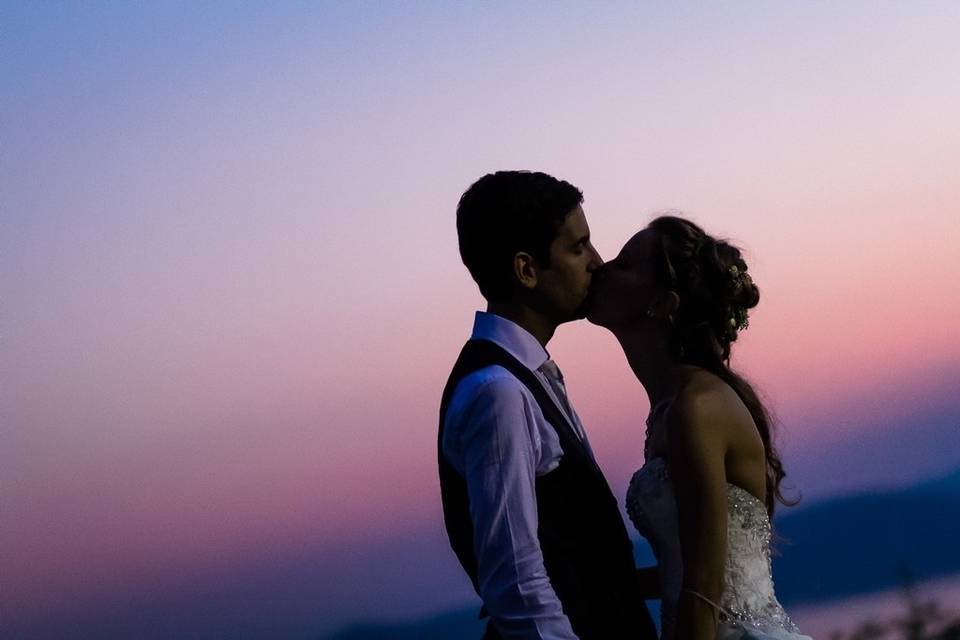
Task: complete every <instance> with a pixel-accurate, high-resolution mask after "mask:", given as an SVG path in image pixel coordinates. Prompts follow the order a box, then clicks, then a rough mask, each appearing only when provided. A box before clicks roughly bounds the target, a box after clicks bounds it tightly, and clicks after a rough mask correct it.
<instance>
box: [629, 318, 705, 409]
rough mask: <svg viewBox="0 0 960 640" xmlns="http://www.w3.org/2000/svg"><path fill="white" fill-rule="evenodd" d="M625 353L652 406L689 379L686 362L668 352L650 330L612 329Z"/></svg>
mask: <svg viewBox="0 0 960 640" xmlns="http://www.w3.org/2000/svg"><path fill="white" fill-rule="evenodd" d="M613 334H614V336H616V338H617V341H618V342H619V343H620V347H621V348H622V349H623V352H624V354H626V356H627V363H628V364H629V365H630V369H631V370H632V371H633V375H635V376H636V377H637V380H639V381H640V384H641V385H643V388H644V390H645V391H646V392H647V397H648V398H649V400H650V407H651V408H653V407H655V406H657V405H658V404H659V403H661V402H663V401H664V400H667V399H669V398H672V397H674V396H675V395H676V394H677V392H678V391H679V390H680V389H681V388H682V387H683V386H684V384H685V383H686V381H687V379H688V378H689V371H688V369H689V368H690V367H689V365H684V364H681V363H679V362H677V360H676V359H675V358H674V357H673V355H671V353H670V351H669V349H668V348H667V345H666V344H665V343H664V342H663V341H662V340H660V339H659V338H657V337H655V336H651V335H650V334H649V333H646V332H644V333H641V332H632V331H630V330H615V331H613Z"/></svg>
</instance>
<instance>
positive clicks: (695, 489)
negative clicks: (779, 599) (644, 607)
mask: <svg viewBox="0 0 960 640" xmlns="http://www.w3.org/2000/svg"><path fill="white" fill-rule="evenodd" d="M724 405H725V398H724V394H723V393H722V392H717V391H713V390H702V391H698V392H693V393H684V394H681V395H680V396H679V397H678V398H677V401H676V402H675V403H674V405H673V406H672V407H671V411H670V415H669V417H668V422H667V428H668V431H667V433H668V438H667V458H668V464H669V470H670V477H671V478H672V481H673V486H674V491H675V492H676V497H677V511H678V515H679V525H680V545H681V551H682V554H683V592H682V593H681V595H680V605H679V611H678V612H677V629H676V638H677V640H714V638H715V637H716V633H717V620H718V612H717V610H716V609H714V608H713V607H712V606H711V605H710V604H708V602H706V601H705V600H704V599H706V600H710V601H712V602H715V603H719V602H720V599H721V597H722V595H723V572H724V565H725V563H726V549H727V479H726V471H725V465H724V458H725V456H726V453H727V438H726V435H725V433H726V431H725V428H724V427H725V425H724V416H725V412H724ZM694 593H696V594H699V596H700V597H698V596H697V595H694Z"/></svg>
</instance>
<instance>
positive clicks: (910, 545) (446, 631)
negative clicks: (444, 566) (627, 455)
mask: <svg viewBox="0 0 960 640" xmlns="http://www.w3.org/2000/svg"><path fill="white" fill-rule="evenodd" d="M775 529H776V531H777V534H778V535H779V536H780V537H781V538H782V539H783V540H782V541H781V542H779V543H778V544H777V551H778V552H779V553H780V555H778V556H775V557H774V561H773V565H774V569H773V571H774V578H775V580H776V588H777V595H778V597H779V598H780V600H781V601H782V602H783V603H784V604H786V605H795V604H799V603H804V604H807V603H815V602H826V601H830V600H836V599H838V598H842V597H846V596H851V595H856V594H862V593H869V592H873V591H880V590H884V589H888V588H890V587H894V586H897V585H899V584H900V582H901V580H902V576H903V572H904V571H909V573H910V574H911V575H912V576H913V577H914V578H915V579H917V580H918V581H922V580H927V579H931V578H936V577H940V576H946V575H952V574H958V573H960V468H958V469H957V470H956V471H954V472H952V473H950V474H948V475H945V476H942V477H938V478H934V479H932V480H929V481H926V482H923V483H920V484H918V485H915V486H913V487H910V488H907V489H899V490H889V491H882V492H874V493H863V494H857V495H851V496H844V497H840V498H833V499H830V500H826V501H823V502H819V503H816V504H812V505H810V506H806V507H801V508H798V509H796V510H789V509H784V510H783V514H782V515H780V516H778V517H777V519H776V523H775ZM636 556H637V562H638V564H639V565H648V564H650V563H651V560H650V554H649V548H648V547H647V546H646V545H645V544H644V543H638V544H637V548H636ZM478 608H479V605H474V606H472V607H469V608H465V609H462V610H459V611H452V612H449V613H444V614H442V615H439V616H436V617H434V618H430V619H424V620H418V621H413V622H408V623H403V624H357V625H353V626H350V627H348V628H346V629H344V630H342V631H340V632H338V633H335V634H333V635H329V636H325V637H323V638H322V640H388V639H389V640H414V639H416V640H451V639H461V638H479V637H480V636H481V635H482V633H483V628H484V622H483V621H480V620H477V611H478ZM318 640H319V639H318Z"/></svg>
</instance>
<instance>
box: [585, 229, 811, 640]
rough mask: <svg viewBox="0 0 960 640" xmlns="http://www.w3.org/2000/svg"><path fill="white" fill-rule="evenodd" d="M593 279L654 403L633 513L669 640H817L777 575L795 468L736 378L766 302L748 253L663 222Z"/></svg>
mask: <svg viewBox="0 0 960 640" xmlns="http://www.w3.org/2000/svg"><path fill="white" fill-rule="evenodd" d="M594 278H595V288H594V294H595V296H596V297H595V300H594V304H593V307H592V310H591V312H590V315H589V320H590V321H591V322H593V323H594V324H597V325H600V326H603V327H605V328H607V329H609V330H610V331H611V332H612V333H613V334H614V335H615V336H616V338H617V340H619V342H620V345H621V346H622V347H623V350H624V353H625V354H626V356H627V361H628V363H629V364H630V367H631V369H633V372H634V374H636V376H637V378H638V379H639V380H640V383H641V384H642V385H643V387H644V389H645V390H646V392H647V395H648V396H649V399H650V406H651V410H650V415H649V417H648V418H647V434H646V443H645V445H644V458H645V463H644V465H643V467H642V468H641V469H640V470H639V471H637V472H636V474H634V476H633V479H632V480H631V482H630V488H629V490H628V492H627V511H628V512H629V514H630V517H631V519H632V520H633V522H634V524H635V525H636V527H637V529H638V530H639V531H640V533H641V534H643V535H644V536H645V537H646V538H647V539H648V540H649V541H650V543H651V546H652V547H653V550H654V553H655V554H656V556H657V560H658V574H659V581H660V589H661V593H662V597H663V601H662V606H661V638H663V639H664V640H674V639H676V640H713V639H714V638H720V639H723V640H738V639H752V638H761V639H771V640H810V639H809V637H808V636H803V635H801V634H800V632H799V631H798V630H797V628H796V626H795V625H794V624H793V623H792V622H791V620H790V618H789V617H788V616H787V614H786V613H785V612H784V610H783V608H782V607H781V606H780V603H779V602H778V601H777V599H776V596H775V595H774V590H773V579H772V576H771V571H770V537H771V524H770V521H771V519H772V517H773V511H774V504H775V503H776V502H777V501H779V502H782V503H784V504H788V503H787V501H786V500H785V499H784V497H783V495H782V494H781V493H780V482H781V480H783V477H784V475H785V474H784V471H783V465H782V463H781V461H780V458H779V456H778V455H777V452H776V450H775V449H774V447H773V444H772V442H771V438H770V426H771V425H770V422H771V420H770V418H769V416H768V414H767V411H766V409H765V408H764V406H763V404H762V403H761V402H760V399H759V398H758V397H757V394H756V393H755V392H754V390H753V388H752V387H751V386H750V384H749V383H748V382H747V381H746V380H744V379H743V378H742V377H740V376H739V375H737V374H736V373H734V372H733V371H731V369H730V367H729V358H730V346H731V343H733V342H734V341H735V340H736V339H737V335H738V333H739V332H740V331H741V330H743V329H744V328H746V327H747V311H748V309H751V308H753V307H755V306H756V305H757V302H758V301H759V291H758V289H757V287H756V285H754V284H753V280H752V279H751V277H750V275H749V274H748V273H747V265H746V263H744V261H743V258H742V257H741V255H740V251H739V250H738V249H737V248H736V247H734V246H732V245H730V244H728V243H727V242H725V241H722V240H716V239H714V238H712V237H711V236H709V235H707V234H706V233H705V232H704V231H703V229H701V228H700V227H699V226H697V225H696V224H694V223H692V222H690V221H689V220H686V219H683V218H680V217H676V216H663V217H659V218H657V219H655V220H654V221H653V222H651V223H650V224H649V225H648V226H647V228H646V229H643V230H642V231H640V232H639V233H637V234H636V235H635V236H634V237H633V238H631V239H630V241H629V242H627V244H626V245H625V246H624V247H623V249H622V250H621V251H620V254H619V255H618V256H617V257H616V259H615V260H613V261H612V262H608V263H607V264H605V265H604V266H603V267H602V268H601V270H600V271H599V272H597V273H596V274H595V275H594Z"/></svg>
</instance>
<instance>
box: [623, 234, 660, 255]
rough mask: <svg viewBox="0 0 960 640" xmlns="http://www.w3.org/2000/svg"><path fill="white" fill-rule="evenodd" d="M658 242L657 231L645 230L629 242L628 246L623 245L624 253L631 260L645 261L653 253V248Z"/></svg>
mask: <svg viewBox="0 0 960 640" xmlns="http://www.w3.org/2000/svg"><path fill="white" fill-rule="evenodd" d="M656 241H657V232H656V231H654V230H653V229H643V230H641V231H639V232H637V233H635V234H634V236H633V237H632V238H630V239H629V240H627V244H625V245H623V252H624V253H625V254H627V255H629V256H630V257H631V258H635V259H638V260H643V259H646V258H648V257H649V256H650V255H651V254H652V253H653V246H654V243H655V242H656Z"/></svg>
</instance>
